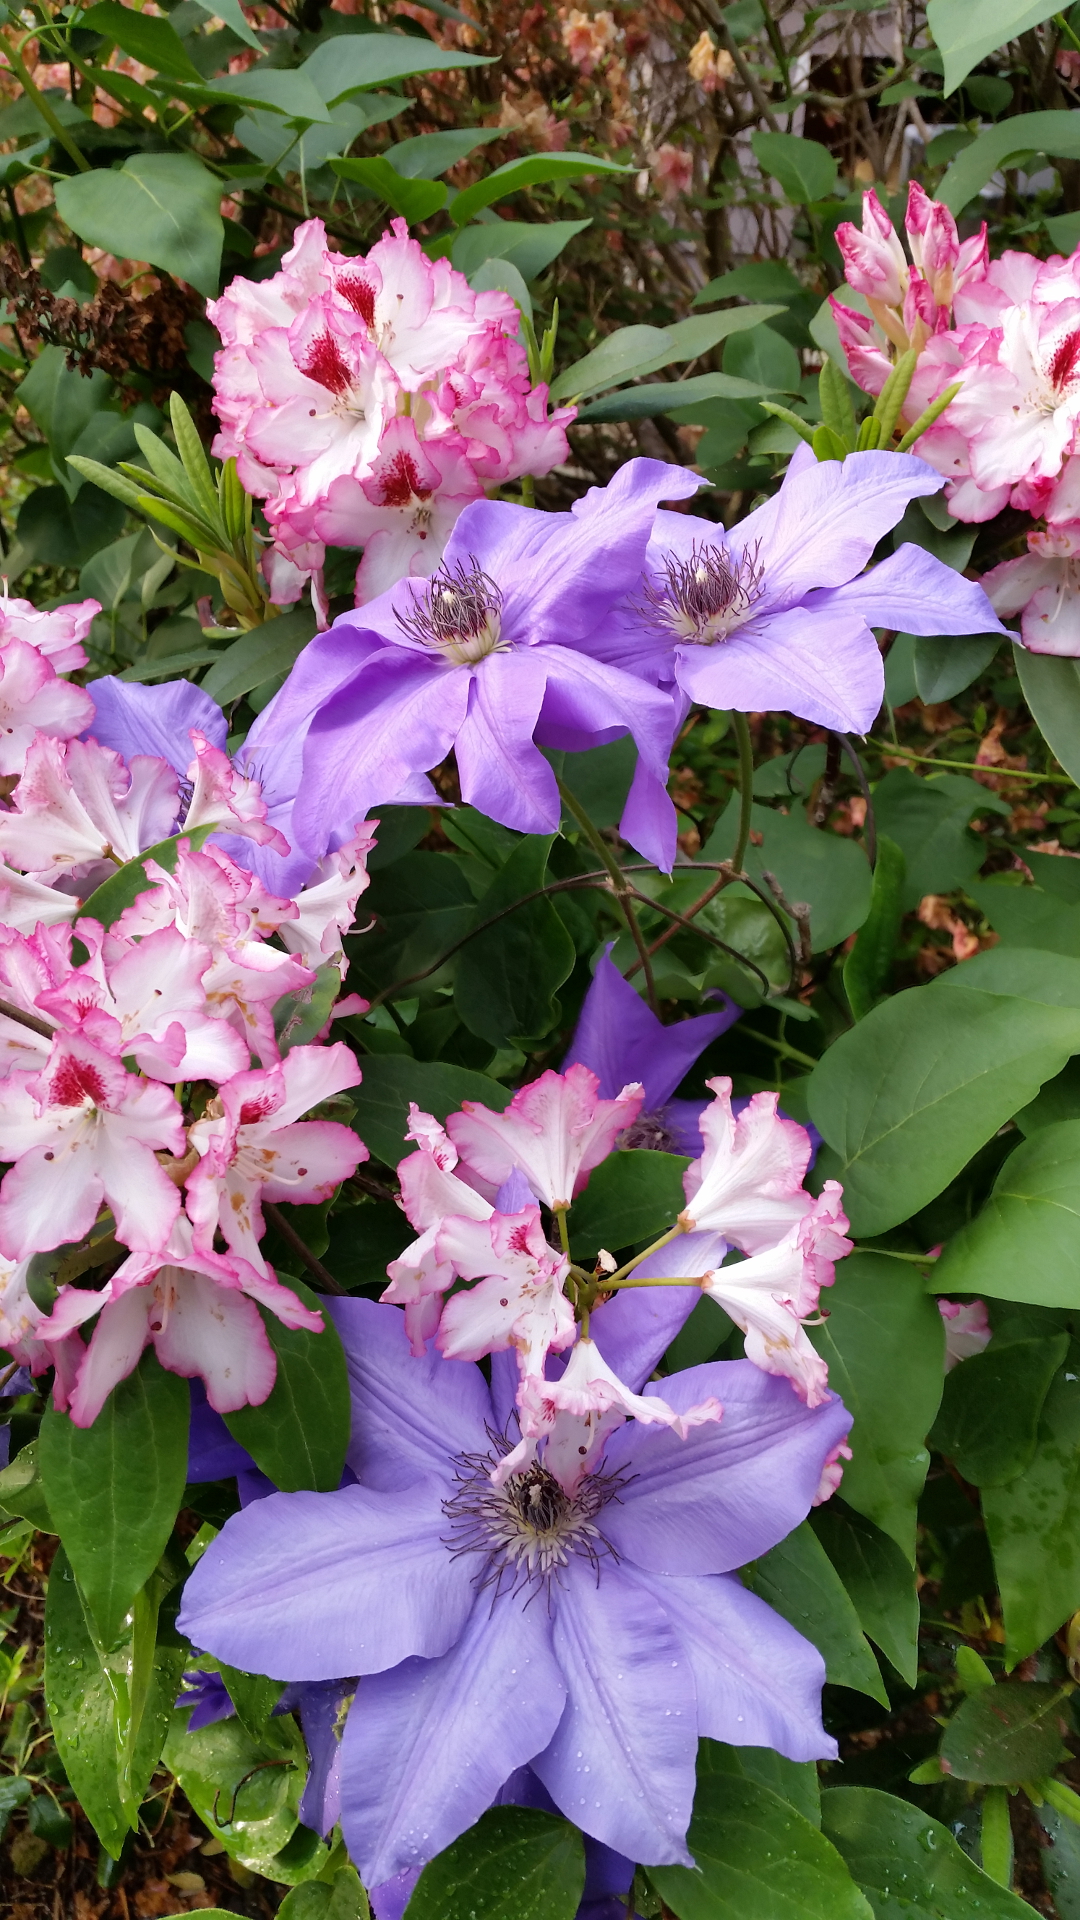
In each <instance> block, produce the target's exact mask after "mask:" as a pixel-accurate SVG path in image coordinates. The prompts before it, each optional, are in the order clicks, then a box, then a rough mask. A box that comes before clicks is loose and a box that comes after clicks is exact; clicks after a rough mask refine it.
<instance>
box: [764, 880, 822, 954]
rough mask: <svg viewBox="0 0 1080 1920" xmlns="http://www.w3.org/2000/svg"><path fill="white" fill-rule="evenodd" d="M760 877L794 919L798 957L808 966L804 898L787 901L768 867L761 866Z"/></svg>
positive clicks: (807, 914)
mask: <svg viewBox="0 0 1080 1920" xmlns="http://www.w3.org/2000/svg"><path fill="white" fill-rule="evenodd" d="M761 877H762V879H763V880H764V882H765V885H766V886H767V887H768V889H769V892H770V893H771V894H772V896H773V899H774V900H775V901H776V904H777V906H778V907H782V908H783V910H784V912H785V913H786V914H787V915H788V918H789V919H791V920H794V922H795V925H796V926H797V927H798V929H799V959H800V960H801V961H802V964H803V966H804V967H808V966H809V965H810V962H811V960H812V958H813V949H812V947H811V945H810V908H809V906H808V905H807V903H806V901H805V900H795V901H789V899H788V897H787V895H786V893H785V892H784V889H783V887H782V886H781V885H780V882H779V880H778V879H777V877H776V875H775V873H770V872H769V869H768V867H763V868H762V870H761Z"/></svg>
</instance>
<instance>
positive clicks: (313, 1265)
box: [263, 1200, 348, 1294]
mask: <svg viewBox="0 0 1080 1920" xmlns="http://www.w3.org/2000/svg"><path fill="white" fill-rule="evenodd" d="M263 1212H264V1213H265V1215H266V1217H267V1219H268V1220H269V1222H270V1225H271V1226H272V1227H273V1228H274V1230H275V1232H277V1233H279V1234H280V1235H281V1238H282V1239H283V1240H284V1242H285V1244H286V1246H289V1247H291V1248H292V1250H293V1252H294V1253H295V1254H298V1255H299V1257H300V1259H301V1260H302V1261H303V1263H304V1265H305V1267H306V1268H307V1270H308V1272H309V1273H310V1274H311V1275H312V1276H313V1277H314V1278H315V1279H316V1280H317V1281H318V1282H319V1285H320V1287H321V1288H322V1290H323V1292H324V1293H340V1294H345V1293H347V1292H348V1288H347V1287H343V1286H342V1284H341V1281H340V1280H335V1279H334V1276H333V1274H332V1273H330V1272H328V1271H327V1269H326V1267H324V1266H323V1263H322V1261H321V1260H319V1259H318V1258H317V1257H316V1255H315V1254H313V1253H312V1251H311V1248H310V1247H309V1246H308V1245H307V1244H306V1242H305V1241H303V1240H302V1239H301V1238H300V1235H299V1234H298V1233H297V1231H296V1228H295V1227H294V1226H293V1225H292V1223H291V1221H289V1220H286V1218H285V1215H284V1214H283V1213H282V1211H281V1209H280V1207H278V1206H275V1204H274V1202H273V1201H272V1200H264V1201H263Z"/></svg>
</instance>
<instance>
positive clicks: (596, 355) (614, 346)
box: [455, 261, 671, 404]
mask: <svg viewBox="0 0 1080 1920" xmlns="http://www.w3.org/2000/svg"><path fill="white" fill-rule="evenodd" d="M456 264H457V263H456V261H455V265H456ZM670 340H671V329H670V328H669V327H645V326H636V327H620V328H619V329H618V331H617V332H615V333H609V334H608V336H607V338H606V339H605V340H601V342H600V345H599V346H598V347H594V348H593V350H592V352H591V353H587V354H585V356H584V358H583V359H581V360H575V362H574V364H573V366H571V367H565V368H564V369H563V371H562V373H560V374H559V375H558V378H557V379H555V380H553V381H552V383H551V400H552V403H553V404H554V403H555V402H557V401H560V400H570V399H579V398H580V397H581V395H582V394H586V393H596V392H598V391H599V389H600V388H601V387H614V386H618V384H619V383H620V381H622V380H629V379H631V378H632V376H633V375H634V374H635V373H636V372H637V371H638V370H639V368H641V367H644V366H648V365H649V364H650V363H651V364H653V365H655V364H656V361H657V357H658V356H659V355H660V354H662V353H663V352H665V350H666V349H667V347H668V345H669V344H670Z"/></svg>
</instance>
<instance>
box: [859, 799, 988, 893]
mask: <svg viewBox="0 0 1080 1920" xmlns="http://www.w3.org/2000/svg"><path fill="white" fill-rule="evenodd" d="M1004 806H1005V803H1004V801H1002V800H1001V799H1000V798H999V796H998V795H997V794H994V793H988V792H987V789H986V788H985V787H981V786H980V785H979V783H978V781H977V780H969V779H968V778H967V776H966V775H965V774H961V773H944V774H938V775H937V776H936V777H935V778H933V779H929V780H925V779H922V778H921V777H920V776H919V775H918V774H914V773H912V772H911V770H910V769H909V768H908V767H894V768H893V769H892V772H891V773H887V774H886V775H885V778H884V780H879V781H878V784H877V786H876V787H875V788H874V818H875V820H876V822H877V826H878V831H879V832H880V833H885V834H888V836H889V838H890V840H895V842H896V844H897V846H898V847H900V849H901V851H902V852H903V855H904V859H905V861H906V863H907V879H906V882H905V885H904V891H903V904H904V908H905V910H908V911H909V910H910V909H911V908H913V907H917V906H918V904H919V901H920V900H921V899H922V898H923V895H924V894H927V893H952V892H953V891H954V889H955V888H957V887H962V886H965V885H966V884H967V882H968V881H969V880H970V879H971V878H972V877H973V875H975V874H976V873H978V871H979V868H980V867H981V865H982V863H983V861H984V859H985V858H986V845H985V842H984V841H982V840H980V839H979V838H978V837H977V835H975V834H973V833H971V832H969V831H968V821H969V820H970V819H971V818H972V816H973V815H975V814H977V813H1001V812H1002V811H1003V809H1004Z"/></svg>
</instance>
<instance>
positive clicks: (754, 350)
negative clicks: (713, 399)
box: [724, 326, 843, 459]
mask: <svg viewBox="0 0 1080 1920" xmlns="http://www.w3.org/2000/svg"><path fill="white" fill-rule="evenodd" d="M724 372H725V373H729V374H731V375H732V377H733V378H735V379H737V380H749V381H751V382H754V381H756V382H758V383H759V384H760V385H761V386H763V387H769V388H771V389H772V390H773V391H774V392H781V393H798V391H799V382H800V380H801V378H802V367H801V365H800V362H799V356H798V354H797V353H796V351H795V349H794V347H793V346H792V344H791V341H790V340H785V339H784V337H783V335H782V334H779V333H777V332H776V330H775V328H773V327H768V326H764V327H754V328H753V329H752V330H751V331H750V332H748V333H737V334H735V335H733V337H732V338H731V339H730V340H729V341H728V343H727V345H726V347H725V348H724ZM778 431H779V432H781V433H782V434H783V435H784V438H783V440H782V442H781V445H780V450H781V451H786V450H787V447H788V445H789V441H788V438H787V436H788V435H789V434H790V433H791V432H792V431H795V430H794V429H792V428H791V427H790V424H785V423H783V422H779V421H776V420H773V421H766V422H765V424H764V425H763V426H762V427H761V428H760V429H759V430H758V432H759V434H760V436H761V438H763V439H765V438H768V439H773V440H775V435H776V433H777V432H778ZM755 444H756V443H755ZM837 444H838V443H836V442H835V441H833V442H832V446H833V451H831V452H830V453H829V454H828V455H827V456H826V457H827V458H829V459H838V458H843V453H842V452H838V451H837V450H836V447H837Z"/></svg>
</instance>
